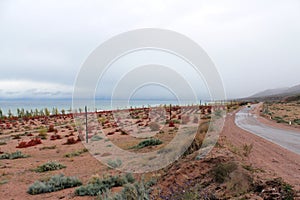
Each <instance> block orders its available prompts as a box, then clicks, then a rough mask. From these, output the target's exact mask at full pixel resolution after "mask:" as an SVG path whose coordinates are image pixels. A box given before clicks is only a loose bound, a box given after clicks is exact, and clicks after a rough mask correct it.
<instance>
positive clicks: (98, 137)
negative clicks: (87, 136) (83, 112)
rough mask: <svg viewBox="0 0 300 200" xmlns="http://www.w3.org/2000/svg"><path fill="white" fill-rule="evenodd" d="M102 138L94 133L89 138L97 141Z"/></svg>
mask: <svg viewBox="0 0 300 200" xmlns="http://www.w3.org/2000/svg"><path fill="white" fill-rule="evenodd" d="M102 139H103V138H102V137H101V136H99V135H94V136H93V137H92V138H91V141H99V140H102Z"/></svg>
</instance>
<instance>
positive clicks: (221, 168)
mask: <svg viewBox="0 0 300 200" xmlns="http://www.w3.org/2000/svg"><path fill="white" fill-rule="evenodd" d="M236 169H237V164H236V163H234V162H227V163H219V164H217V165H216V166H215V167H214V168H213V169H212V174H213V177H214V180H215V181H216V182H218V183H223V182H224V181H225V180H226V179H227V178H228V177H229V174H230V173H231V172H233V171H234V170H236Z"/></svg>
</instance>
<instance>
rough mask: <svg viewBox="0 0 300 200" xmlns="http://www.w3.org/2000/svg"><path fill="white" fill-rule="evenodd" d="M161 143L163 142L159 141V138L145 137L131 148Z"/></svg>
mask: <svg viewBox="0 0 300 200" xmlns="http://www.w3.org/2000/svg"><path fill="white" fill-rule="evenodd" d="M162 143H163V142H162V141H160V140H159V139H154V138H151V139H147V140H144V141H142V142H140V143H139V144H138V145H136V146H134V147H132V148H133V149H142V148H144V147H148V146H157V145H160V144H162Z"/></svg>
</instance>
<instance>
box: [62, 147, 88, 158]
mask: <svg viewBox="0 0 300 200" xmlns="http://www.w3.org/2000/svg"><path fill="white" fill-rule="evenodd" d="M85 152H88V149H87V148H83V149H80V150H77V151H74V152H71V153H67V154H65V155H64V157H67V158H72V157H76V156H80V155H81V154H83V153H85Z"/></svg>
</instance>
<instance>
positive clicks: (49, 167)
mask: <svg viewBox="0 0 300 200" xmlns="http://www.w3.org/2000/svg"><path fill="white" fill-rule="evenodd" d="M63 168H66V166H64V165H62V164H60V163H58V162H55V161H49V162H46V163H45V164H43V165H41V166H38V167H37V168H36V169H35V170H34V171H36V172H47V171H54V170H59V169H63Z"/></svg>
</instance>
